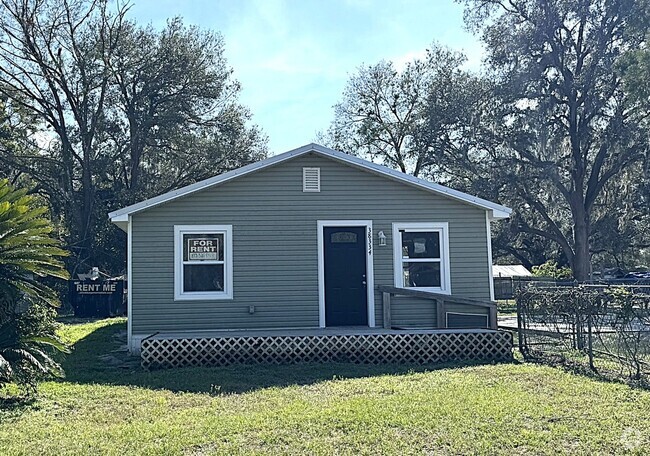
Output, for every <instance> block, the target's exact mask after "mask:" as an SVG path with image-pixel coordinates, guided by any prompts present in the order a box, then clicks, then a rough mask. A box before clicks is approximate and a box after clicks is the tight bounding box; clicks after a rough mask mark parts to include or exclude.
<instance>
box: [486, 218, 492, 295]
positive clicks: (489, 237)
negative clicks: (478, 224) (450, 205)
mask: <svg viewBox="0 0 650 456" xmlns="http://www.w3.org/2000/svg"><path fill="white" fill-rule="evenodd" d="M485 230H486V233H487V257H488V274H489V276H490V301H494V271H493V270H492V229H491V228H490V214H489V213H488V212H487V211H485Z"/></svg>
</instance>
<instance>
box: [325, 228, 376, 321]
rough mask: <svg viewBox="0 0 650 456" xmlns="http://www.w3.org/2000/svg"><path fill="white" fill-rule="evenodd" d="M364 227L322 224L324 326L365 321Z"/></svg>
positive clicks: (366, 299)
mask: <svg viewBox="0 0 650 456" xmlns="http://www.w3.org/2000/svg"><path fill="white" fill-rule="evenodd" d="M365 233H366V228H365V227H363V226H354V227H336V228H334V227H325V228H323V241H324V242H323V248H324V250H325V251H324V260H325V326H365V325H367V324H368V295H367V291H366V290H367V289H366V283H367V277H366V275H367V272H366V236H365Z"/></svg>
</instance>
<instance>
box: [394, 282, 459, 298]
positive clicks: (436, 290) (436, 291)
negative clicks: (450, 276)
mask: <svg viewBox="0 0 650 456" xmlns="http://www.w3.org/2000/svg"><path fill="white" fill-rule="evenodd" d="M395 287H396V288H404V289H405V290H414V291H429V292H431V293H438V294H444V295H450V296H451V290H443V289H441V288H435V287H405V286H403V285H395Z"/></svg>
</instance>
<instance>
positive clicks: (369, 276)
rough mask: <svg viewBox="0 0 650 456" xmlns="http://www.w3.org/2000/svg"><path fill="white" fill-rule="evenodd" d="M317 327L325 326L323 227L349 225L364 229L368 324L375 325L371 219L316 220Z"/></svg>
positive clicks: (372, 326)
mask: <svg viewBox="0 0 650 456" xmlns="http://www.w3.org/2000/svg"><path fill="white" fill-rule="evenodd" d="M316 226H317V230H318V327H319V328H325V258H324V254H323V253H324V252H323V247H324V241H323V228H325V227H337V226H349V227H359V226H363V227H365V229H366V236H365V237H366V290H367V299H366V300H367V304H368V326H369V327H370V328H374V327H375V273H374V267H373V264H374V262H373V254H374V244H373V242H372V240H373V231H372V220H318V221H317V223H316Z"/></svg>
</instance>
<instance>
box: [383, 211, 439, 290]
mask: <svg viewBox="0 0 650 456" xmlns="http://www.w3.org/2000/svg"><path fill="white" fill-rule="evenodd" d="M393 271H394V275H395V286H396V287H398V288H413V289H415V290H425V291H435V292H437V293H446V294H450V293H451V279H450V273H449V224H448V223H446V222H442V223H393Z"/></svg>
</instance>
